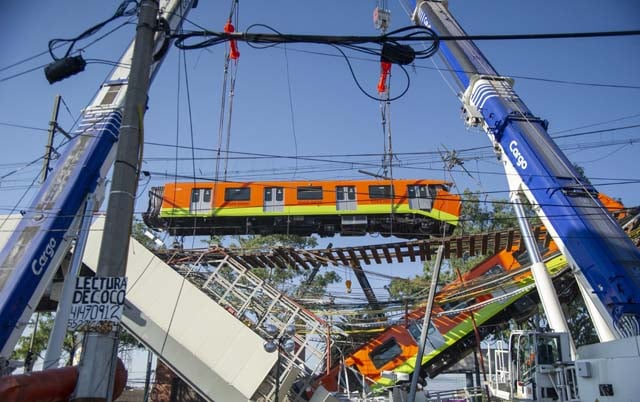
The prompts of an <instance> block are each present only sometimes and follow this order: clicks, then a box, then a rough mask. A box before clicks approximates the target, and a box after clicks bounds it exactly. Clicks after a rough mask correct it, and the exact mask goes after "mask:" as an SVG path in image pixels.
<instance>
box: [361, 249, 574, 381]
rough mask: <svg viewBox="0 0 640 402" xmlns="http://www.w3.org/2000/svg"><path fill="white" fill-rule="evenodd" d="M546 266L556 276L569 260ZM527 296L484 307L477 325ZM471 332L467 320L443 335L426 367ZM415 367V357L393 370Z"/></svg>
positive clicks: (553, 261) (558, 259) (522, 284)
mask: <svg viewBox="0 0 640 402" xmlns="http://www.w3.org/2000/svg"><path fill="white" fill-rule="evenodd" d="M546 266H547V270H548V271H549V273H550V274H552V275H554V274H556V273H559V272H560V271H561V270H562V269H563V268H564V267H566V266H567V260H566V258H565V257H564V256H563V255H559V256H557V257H554V258H552V259H551V260H549V261H548V262H547V263H546ZM531 283H533V277H532V276H529V277H528V278H526V279H525V280H523V281H522V282H520V283H519V284H518V285H519V286H518V287H520V288H522V287H525V286H527V285H529V284H531ZM525 294H526V293H521V294H517V295H514V296H513V297H510V298H509V299H507V300H506V301H505V302H503V303H499V302H496V303H492V304H489V305H487V306H485V307H482V308H481V309H480V310H478V311H476V312H475V313H474V316H475V319H476V324H478V325H482V324H483V323H485V322H486V321H488V320H489V319H490V318H491V317H493V316H494V315H496V314H497V313H499V312H500V311H501V310H503V309H504V308H506V307H507V306H509V305H511V304H512V303H514V302H515V301H516V300H518V299H520V298H521V297H523V296H524V295H525ZM471 331H473V323H472V322H471V319H469V318H467V319H466V320H464V321H463V322H462V323H460V324H458V325H457V326H455V327H454V328H453V329H451V330H450V331H449V332H447V333H446V334H444V335H443V337H444V338H445V343H444V345H442V346H440V347H439V348H438V349H434V350H432V351H431V352H429V353H428V354H427V355H425V356H423V358H422V364H423V365H424V364H425V363H427V362H429V361H430V360H431V359H433V358H434V357H436V356H438V355H439V354H440V353H442V352H444V351H445V350H446V349H448V348H449V347H450V346H452V345H453V344H455V343H456V342H457V341H459V340H460V339H462V338H463V337H465V336H466V335H468V334H469V333H470V332H471ZM415 365H416V358H415V357H413V358H410V359H407V361H406V362H404V363H403V364H401V365H400V366H398V367H396V368H395V369H393V371H394V372H398V373H407V374H411V373H413V371H414V368H415ZM392 385H394V382H393V380H390V379H387V378H380V379H379V380H378V381H377V382H376V384H374V385H373V389H380V388H383V387H389V386H392Z"/></svg>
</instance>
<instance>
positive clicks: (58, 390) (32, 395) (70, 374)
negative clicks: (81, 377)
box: [0, 359, 127, 402]
mask: <svg viewBox="0 0 640 402" xmlns="http://www.w3.org/2000/svg"><path fill="white" fill-rule="evenodd" d="M77 380H78V368H77V367H76V366H73V367H62V368H56V369H50V370H44V371H35V372H33V373H31V374H19V375H10V376H4V377H0V401H2V402H65V401H68V400H69V398H70V397H71V394H72V393H73V390H74V389H75V387H76V381H77ZM126 384H127V370H126V369H125V368H124V364H123V363H122V360H120V359H118V362H117V365H116V376H115V380H114V384H113V399H114V400H115V399H116V398H118V397H119V396H120V394H122V391H124V387H125V385H126Z"/></svg>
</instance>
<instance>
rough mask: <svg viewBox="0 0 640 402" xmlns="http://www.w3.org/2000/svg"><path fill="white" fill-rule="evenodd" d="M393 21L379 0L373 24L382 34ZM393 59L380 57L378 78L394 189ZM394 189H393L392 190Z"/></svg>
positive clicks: (387, 168)
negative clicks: (392, 139) (392, 131)
mask: <svg viewBox="0 0 640 402" xmlns="http://www.w3.org/2000/svg"><path fill="white" fill-rule="evenodd" d="M390 21H391V12H390V11H389V9H388V6H387V0H378V2H377V5H376V8H375V9H374V10H373V24H374V26H375V27H376V28H377V29H378V30H379V31H380V33H381V34H382V35H385V34H386V33H387V28H389V23H390ZM391 64H392V63H391V61H390V60H386V59H385V57H384V56H381V57H380V79H379V80H378V87H377V89H378V97H379V102H380V120H381V125H382V141H383V154H382V175H381V176H383V177H384V178H385V179H388V180H390V182H391V188H392V189H393V147H392V145H391V144H392V143H391V96H390V94H391ZM392 191H393V190H392ZM390 196H391V220H390V223H389V225H390V226H389V235H393V222H394V200H395V198H394V197H395V194H393V193H392V194H390Z"/></svg>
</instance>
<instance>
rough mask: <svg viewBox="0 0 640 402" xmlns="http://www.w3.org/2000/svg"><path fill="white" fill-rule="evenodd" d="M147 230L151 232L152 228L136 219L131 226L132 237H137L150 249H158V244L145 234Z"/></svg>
mask: <svg viewBox="0 0 640 402" xmlns="http://www.w3.org/2000/svg"><path fill="white" fill-rule="evenodd" d="M145 232H150V233H153V232H152V231H151V229H149V228H148V227H147V225H145V224H144V222H141V221H134V222H133V225H132V226H131V237H133V238H134V239H136V240H137V241H138V242H139V243H140V244H142V245H143V246H144V247H145V248H147V249H148V250H157V249H158V245H157V244H156V243H155V242H154V241H153V240H152V239H150V238H148V237H147V236H146V235H145Z"/></svg>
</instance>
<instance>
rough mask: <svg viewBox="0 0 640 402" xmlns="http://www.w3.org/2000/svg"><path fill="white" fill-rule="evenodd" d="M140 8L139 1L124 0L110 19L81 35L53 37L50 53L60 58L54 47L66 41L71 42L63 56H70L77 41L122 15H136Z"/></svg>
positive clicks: (55, 58) (55, 57)
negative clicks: (68, 37) (64, 37)
mask: <svg viewBox="0 0 640 402" xmlns="http://www.w3.org/2000/svg"><path fill="white" fill-rule="evenodd" d="M132 4H134V5H135V7H133V8H130V5H132ZM137 10H138V2H137V1H136V0H124V1H123V2H122V3H120V5H119V6H118V8H117V9H116V11H115V13H114V14H113V15H112V16H111V17H110V18H108V19H106V20H104V21H102V22H100V23H98V24H96V25H94V26H92V27H90V28H88V29H87V30H85V31H84V32H82V33H81V34H80V35H78V36H76V37H74V38H70V39H60V38H58V39H51V40H50V41H49V54H50V55H51V57H52V58H53V59H54V60H60V59H59V58H58V57H57V56H56V55H55V54H54V52H53V50H54V49H56V48H57V47H58V46H60V45H63V44H65V43H68V44H69V47H68V48H67V51H66V52H65V54H64V56H63V58H65V57H69V55H70V54H71V51H72V50H73V47H74V46H75V44H76V42H78V41H80V40H82V39H85V38H88V37H89V36H92V35H94V34H95V33H96V32H98V31H99V30H100V29H102V28H103V27H104V26H105V25H107V24H108V23H110V22H111V21H114V20H116V19H118V18H120V17H127V16H133V15H135V13H136V12H137Z"/></svg>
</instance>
